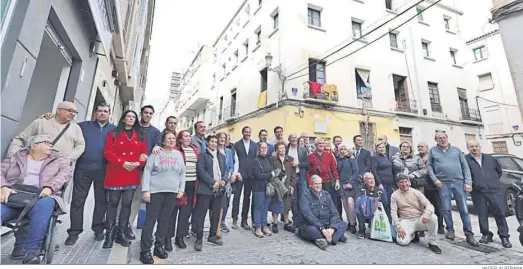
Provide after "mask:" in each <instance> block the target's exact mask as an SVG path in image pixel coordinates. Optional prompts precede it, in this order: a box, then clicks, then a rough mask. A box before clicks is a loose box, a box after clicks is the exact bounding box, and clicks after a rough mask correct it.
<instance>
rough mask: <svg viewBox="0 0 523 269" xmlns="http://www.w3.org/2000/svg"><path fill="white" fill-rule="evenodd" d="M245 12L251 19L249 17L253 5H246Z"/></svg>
mask: <svg viewBox="0 0 523 269" xmlns="http://www.w3.org/2000/svg"><path fill="white" fill-rule="evenodd" d="M245 13H246V15H247V20H249V18H250V17H251V7H250V6H249V4H247V6H246V7H245Z"/></svg>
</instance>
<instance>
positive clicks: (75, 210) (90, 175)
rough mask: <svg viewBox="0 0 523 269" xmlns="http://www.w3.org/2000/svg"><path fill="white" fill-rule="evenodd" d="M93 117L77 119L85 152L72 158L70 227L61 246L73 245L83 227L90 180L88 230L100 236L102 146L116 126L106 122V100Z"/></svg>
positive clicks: (103, 202) (102, 211) (95, 235)
mask: <svg viewBox="0 0 523 269" xmlns="http://www.w3.org/2000/svg"><path fill="white" fill-rule="evenodd" d="M95 109H96V112H95V120H93V121H84V122H80V123H79V124H78V125H79V126H80V128H81V129H82V133H83V135H84V140H85V151H84V153H83V154H82V156H80V158H79V159H78V161H76V167H75V170H74V177H73V180H74V184H73V198H72V200H71V208H70V212H69V216H70V218H71V226H70V228H69V229H68V230H67V233H68V234H69V236H68V237H67V239H66V240H65V245H73V244H75V243H76V241H77V240H78V236H79V235H80V233H82V231H83V227H84V206H85V200H87V196H88V195H89V190H90V189H91V184H93V182H94V201H95V202H94V211H93V222H92V224H91V229H92V230H93V231H94V237H95V240H96V241H101V240H103V239H104V219H105V211H106V202H105V199H106V197H105V189H104V179H105V166H106V161H105V158H104V146H105V140H106V138H107V133H108V132H109V131H111V130H112V129H114V128H115V127H116V126H114V125H113V124H111V123H109V116H110V115H111V108H110V107H109V105H108V104H106V103H100V104H98V105H97V106H96V107H95Z"/></svg>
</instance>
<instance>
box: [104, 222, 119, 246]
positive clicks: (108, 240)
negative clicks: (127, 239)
mask: <svg viewBox="0 0 523 269" xmlns="http://www.w3.org/2000/svg"><path fill="white" fill-rule="evenodd" d="M115 229H116V228H115V227H108V228H107V229H106V230H105V241H104V244H103V246H102V248H112V247H113V242H114V232H115Z"/></svg>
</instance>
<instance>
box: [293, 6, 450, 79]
mask: <svg viewBox="0 0 523 269" xmlns="http://www.w3.org/2000/svg"><path fill="white" fill-rule="evenodd" d="M424 1H425V0H420V1H418V2H416V4H414V5H412V6H410V7H409V8H407V9H405V10H404V11H402V12H400V13H399V14H398V15H396V16H394V17H392V18H391V19H389V20H387V21H386V22H384V23H382V24H380V25H378V27H376V28H374V29H372V30H370V31H369V32H368V33H366V34H364V35H361V36H360V37H358V38H357V39H354V40H353V41H352V42H349V43H348V44H346V45H344V46H342V47H341V48H339V49H337V50H335V51H334V52H331V53H329V54H328V55H327V56H325V57H323V58H321V59H319V60H316V61H314V62H313V63H312V64H310V65H308V66H307V67H304V68H302V69H300V70H298V71H296V72H293V73H291V74H289V75H288V76H287V77H291V76H293V75H296V74H298V73H300V72H302V71H304V70H308V69H309V68H310V67H311V66H314V65H316V64H317V63H319V62H321V61H323V60H325V59H326V58H328V57H330V56H332V55H334V54H336V53H338V52H340V51H341V50H343V49H344V48H346V47H348V46H350V45H351V44H353V43H354V42H356V41H360V40H362V39H364V38H365V37H366V36H368V35H370V34H372V33H373V32H374V31H376V30H378V29H379V28H381V27H383V26H385V25H386V24H388V23H389V22H391V21H393V20H395V19H397V18H398V17H399V16H401V15H403V14H405V13H406V12H407V11H409V10H411V9H412V8H414V7H416V6H418V5H419V4H421V3H422V2H424ZM440 1H441V0H438V1H437V2H436V3H439V2H440ZM433 5H434V4H432V5H430V6H429V7H431V6H433ZM427 9H428V8H427ZM421 12H423V11H421ZM421 12H420V13H421ZM416 16H417V15H416ZM389 33H390V32H389Z"/></svg>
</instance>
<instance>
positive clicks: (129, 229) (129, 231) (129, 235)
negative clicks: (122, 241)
mask: <svg viewBox="0 0 523 269" xmlns="http://www.w3.org/2000/svg"><path fill="white" fill-rule="evenodd" d="M125 237H126V238H127V239H129V240H134V239H136V235H134V232H133V227H131V225H128V226H127V228H126V229H125Z"/></svg>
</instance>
